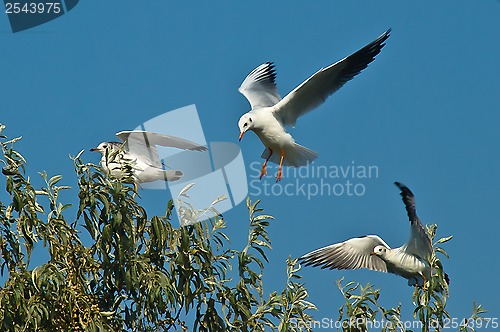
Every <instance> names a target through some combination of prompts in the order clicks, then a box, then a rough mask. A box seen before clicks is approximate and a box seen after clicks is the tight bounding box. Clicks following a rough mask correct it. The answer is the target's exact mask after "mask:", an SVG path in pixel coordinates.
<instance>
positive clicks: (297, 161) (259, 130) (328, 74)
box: [238, 29, 391, 181]
mask: <svg viewBox="0 0 500 332" xmlns="http://www.w3.org/2000/svg"><path fill="white" fill-rule="evenodd" d="M390 32H391V30H390V29H389V30H387V31H386V32H384V33H383V34H382V35H381V36H380V37H378V38H377V39H376V40H374V41H373V42H371V43H370V44H368V45H366V46H365V47H363V48H362V49H360V50H359V51H357V52H356V53H354V54H351V55H350V56H348V57H346V58H344V59H342V60H340V61H338V62H337V63H335V64H333V65H331V66H329V67H326V68H322V69H320V70H319V71H318V72H316V73H315V74H314V75H312V76H311V77H309V78H308V79H307V80H305V81H304V82H303V83H302V84H300V85H299V86H298V87H296V88H295V89H294V90H293V91H292V92H290V93H289V94H288V95H286V96H285V97H284V98H283V99H281V97H280V95H279V94H278V92H277V88H276V83H275V79H276V72H275V70H274V64H273V63H272V62H267V63H264V64H262V65H260V66H258V67H257V68H255V69H254V70H253V71H252V72H251V73H250V74H248V76H247V77H246V78H245V80H244V81H243V83H242V84H241V86H240V87H239V89H238V91H239V92H241V93H242V94H243V95H244V96H245V97H246V99H248V101H249V102H250V106H251V108H252V109H251V111H250V112H248V113H245V114H243V116H242V117H241V118H240V120H239V122H238V127H239V129H240V137H239V139H240V141H241V139H242V137H243V135H244V134H245V132H247V131H248V130H253V131H254V132H255V133H256V134H257V136H258V137H259V138H260V140H261V141H262V143H263V144H264V146H265V147H266V149H265V150H264V152H263V153H262V156H261V157H262V158H264V159H265V160H266V161H265V162H264V164H263V165H262V170H261V173H260V178H262V177H263V176H264V175H266V174H267V171H266V165H267V162H268V161H271V162H273V163H275V164H279V168H278V174H277V176H276V181H280V180H281V179H282V177H283V176H282V168H283V165H285V166H293V167H300V166H305V165H307V164H308V163H310V162H312V161H313V160H315V159H316V158H317V157H318V154H317V153H316V152H314V151H311V150H309V149H307V148H305V147H303V146H301V145H299V144H297V143H295V140H294V139H293V137H292V136H291V135H290V134H289V133H287V132H286V130H285V126H292V127H295V123H296V121H297V119H298V118H299V117H300V116H302V115H304V114H305V113H307V112H310V111H312V110H313V109H315V108H316V107H318V106H319V105H321V104H322V103H323V102H324V101H325V100H326V98H328V96H330V95H331V94H333V93H334V92H335V91H337V90H338V89H340V88H341V87H342V86H343V85H344V84H345V83H346V82H347V81H349V80H351V79H352V78H353V77H354V76H356V75H357V74H359V73H360V72H361V71H362V70H363V69H365V68H366V67H367V66H368V64H369V63H370V62H372V61H373V60H374V59H375V56H376V55H377V54H379V53H380V50H381V49H382V47H384V45H385V44H384V42H385V41H386V40H387V38H389V34H390Z"/></svg>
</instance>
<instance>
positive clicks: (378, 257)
mask: <svg viewBox="0 0 500 332" xmlns="http://www.w3.org/2000/svg"><path fill="white" fill-rule="evenodd" d="M395 184H396V186H398V188H399V189H400V190H401V197H403V202H404V204H405V206H406V211H407V213H408V218H409V219H410V239H409V240H408V242H406V244H404V245H402V246H401V247H399V248H394V249H391V247H389V245H387V243H385V241H384V240H382V239H381V238H380V237H379V236H377V235H367V236H363V237H356V238H352V239H349V240H347V241H344V242H341V243H335V244H332V245H329V246H327V247H324V248H321V249H317V250H315V251H313V252H310V253H308V254H305V255H304V256H302V257H300V258H299V260H301V261H302V262H304V263H305V265H312V266H314V267H316V266H320V267H321V268H322V269H325V268H328V269H330V270H332V269H339V270H350V269H360V268H366V269H370V270H375V271H380V272H389V273H394V274H397V275H400V276H402V277H403V278H406V279H408V285H420V286H423V285H425V283H426V282H427V280H429V279H430V277H431V272H432V271H431V266H430V263H429V257H431V256H432V255H433V253H434V249H433V247H432V243H431V240H430V238H429V235H428V234H427V232H426V231H425V229H424V227H423V226H422V223H421V222H420V220H419V218H418V216H417V212H416V209H415V197H414V196H413V193H412V192H411V191H410V189H408V187H406V186H404V185H403V184H401V183H399V182H395ZM445 279H446V280H447V282H448V281H449V279H448V276H447V275H445Z"/></svg>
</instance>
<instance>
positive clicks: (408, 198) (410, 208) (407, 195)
mask: <svg viewBox="0 0 500 332" xmlns="http://www.w3.org/2000/svg"><path fill="white" fill-rule="evenodd" d="M394 184H395V185H396V186H397V187H398V188H399V190H401V193H400V195H401V197H402V198H403V203H404V204H405V208H406V212H407V213H408V218H409V219H410V221H411V222H413V221H415V220H417V210H416V207H415V196H414V195H413V193H412V192H411V190H410V189H409V188H408V187H407V186H405V185H404V184H402V183H401V182H397V181H396V182H394Z"/></svg>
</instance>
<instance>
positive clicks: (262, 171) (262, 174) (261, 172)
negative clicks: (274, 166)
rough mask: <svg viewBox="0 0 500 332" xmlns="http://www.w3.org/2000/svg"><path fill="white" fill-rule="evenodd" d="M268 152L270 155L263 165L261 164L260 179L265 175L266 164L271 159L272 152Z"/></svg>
mask: <svg viewBox="0 0 500 332" xmlns="http://www.w3.org/2000/svg"><path fill="white" fill-rule="evenodd" d="M269 151H271V153H270V154H269V157H267V159H266V161H264V163H263V164H262V169H261V170H260V178H261V179H262V177H263V176H264V175H267V170H266V166H267V162H268V161H269V159H271V156H272V155H273V150H271V149H269Z"/></svg>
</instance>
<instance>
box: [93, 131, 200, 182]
mask: <svg viewBox="0 0 500 332" xmlns="http://www.w3.org/2000/svg"><path fill="white" fill-rule="evenodd" d="M116 136H117V137H118V138H119V139H120V141H122V142H121V143H120V142H102V143H101V144H99V146H97V147H96V148H92V149H90V151H97V152H100V153H101V154H102V158H101V161H100V164H101V167H102V168H103V170H104V171H105V172H106V173H107V174H110V175H112V176H113V177H116V178H121V177H123V176H124V175H125V174H124V172H123V169H122V167H123V166H124V165H126V164H128V165H132V166H133V167H132V173H133V176H134V187H135V188H136V190H137V184H138V183H143V182H153V181H156V180H163V181H176V180H179V179H180V178H181V177H182V176H183V173H182V172H181V171H178V170H164V169H163V164H162V163H161V161H160V158H159V156H158V152H157V150H156V145H160V146H166V147H173V148H178V149H183V150H194V151H206V150H207V148H206V147H205V146H203V145H199V144H197V143H194V142H191V141H188V140H185V139H183V138H179V137H175V136H168V135H163V134H158V133H153V132H147V131H142V130H133V131H121V132H119V133H117V134H116Z"/></svg>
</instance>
